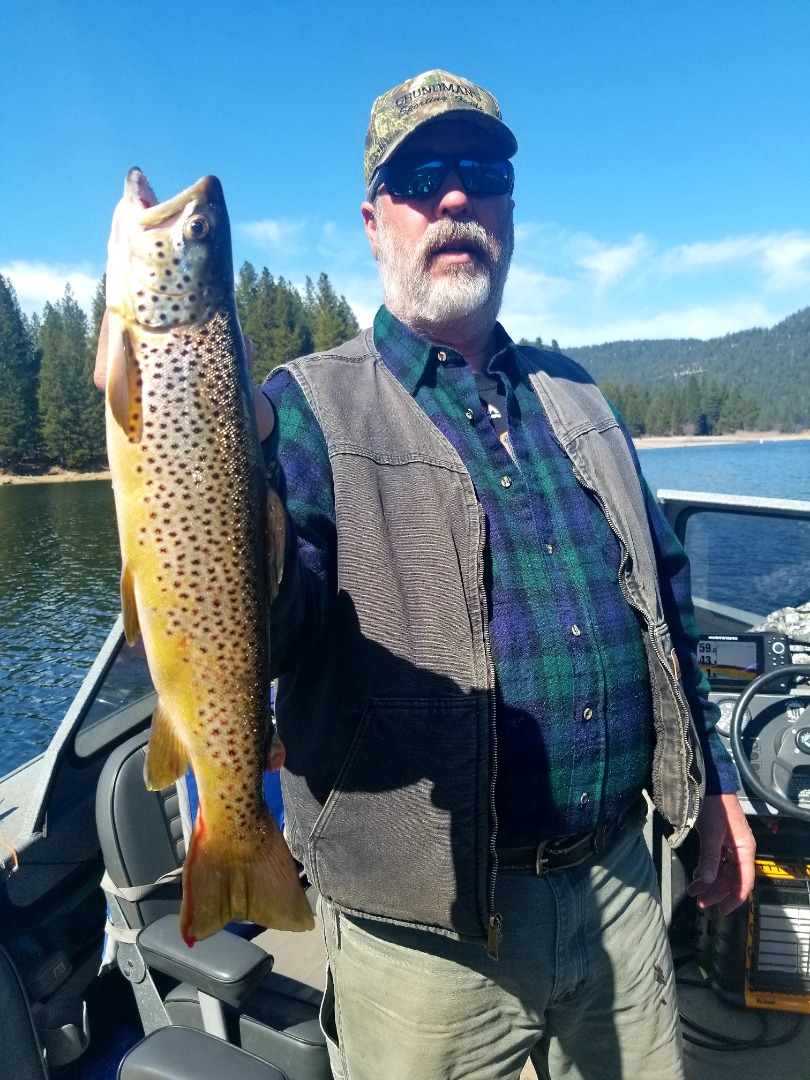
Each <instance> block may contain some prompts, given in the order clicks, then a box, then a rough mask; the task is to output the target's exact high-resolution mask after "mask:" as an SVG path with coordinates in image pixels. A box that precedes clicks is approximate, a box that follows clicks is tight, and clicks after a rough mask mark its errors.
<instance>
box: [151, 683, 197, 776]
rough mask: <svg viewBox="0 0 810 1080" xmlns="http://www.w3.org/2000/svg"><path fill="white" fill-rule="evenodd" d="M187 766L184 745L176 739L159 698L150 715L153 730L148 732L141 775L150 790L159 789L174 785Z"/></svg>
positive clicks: (169, 718) (172, 725)
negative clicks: (147, 742) (147, 744)
mask: <svg viewBox="0 0 810 1080" xmlns="http://www.w3.org/2000/svg"><path fill="white" fill-rule="evenodd" d="M187 768H188V754H187V753H186V748H185V746H184V745H183V743H182V742H181V740H180V739H179V738H178V736H177V733H176V731H175V727H174V724H173V723H172V720H171V717H170V716H169V714H168V713H167V712H166V709H165V708H164V707H163V702H162V701H160V700H158V703H157V707H156V708H155V711H154V713H153V714H152V730H151V731H150V733H149V746H148V748H147V751H146V762H145V764H144V769H143V778H144V781H145V783H146V786H147V788H148V789H149V790H150V791H162V790H163V788H167V787H168V786H169V784H173V783H174V782H175V780H176V779H177V778H178V776H182V775H183V773H184V772H185V771H186V769H187Z"/></svg>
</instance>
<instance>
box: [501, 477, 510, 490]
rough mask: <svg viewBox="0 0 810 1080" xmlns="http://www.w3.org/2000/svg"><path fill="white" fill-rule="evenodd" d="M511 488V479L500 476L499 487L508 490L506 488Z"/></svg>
mask: <svg viewBox="0 0 810 1080" xmlns="http://www.w3.org/2000/svg"><path fill="white" fill-rule="evenodd" d="M511 486H512V477H511V476H502V477H501V487H505V488H508V487H511Z"/></svg>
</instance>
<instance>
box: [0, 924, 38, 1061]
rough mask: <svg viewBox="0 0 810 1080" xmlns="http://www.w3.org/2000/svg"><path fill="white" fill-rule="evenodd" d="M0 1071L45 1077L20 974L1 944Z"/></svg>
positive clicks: (35, 1031)
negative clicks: (0, 1017)
mask: <svg viewBox="0 0 810 1080" xmlns="http://www.w3.org/2000/svg"><path fill="white" fill-rule="evenodd" d="M0 1016H2V1017H3V1022H2V1024H0V1075H3V1076H9V1077H12V1076H13V1077H14V1078H15V1080H48V1070H47V1069H46V1068H45V1055H44V1053H43V1049H42V1045H41V1043H40V1041H39V1037H38V1036H37V1029H36V1025H35V1024H34V1018H33V1016H32V1014H31V1006H30V1004H29V1001H28V995H27V994H26V992H25V987H24V986H23V982H22V979H21V978H20V974H19V972H18V971H17V968H16V967H15V966H14V963H13V961H12V959H11V957H10V956H9V955H8V953H7V952H6V951H5V949H4V948H3V946H2V945H0Z"/></svg>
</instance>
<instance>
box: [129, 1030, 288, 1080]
mask: <svg viewBox="0 0 810 1080" xmlns="http://www.w3.org/2000/svg"><path fill="white" fill-rule="evenodd" d="M234 1076H238V1077H239V1080H288V1078H287V1077H286V1076H285V1074H284V1073H283V1072H282V1071H281V1070H280V1069H277V1068H276V1067H275V1066H274V1065H270V1064H268V1062H266V1061H263V1060H262V1059H261V1058H257V1057H254V1056H253V1055H252V1054H248V1053H246V1052H245V1051H244V1050H240V1049H238V1048H237V1047H235V1046H230V1045H228V1044H227V1043H223V1042H222V1041H221V1040H220V1039H216V1038H214V1037H213V1036H211V1035H208V1034H207V1033H206V1032H202V1031H198V1030H192V1029H189V1028H184V1027H168V1028H161V1029H160V1030H158V1031H154V1032H152V1034H151V1035H147V1036H146V1038H145V1039H142V1040H141V1041H140V1042H139V1043H137V1044H136V1045H135V1046H134V1047H133V1048H132V1049H131V1050H130V1051H129V1052H128V1053H127V1054H126V1056H125V1057H124V1059H123V1061H122V1062H121V1065H120V1067H119V1069H118V1080H201V1078H203V1080H233V1077H234Z"/></svg>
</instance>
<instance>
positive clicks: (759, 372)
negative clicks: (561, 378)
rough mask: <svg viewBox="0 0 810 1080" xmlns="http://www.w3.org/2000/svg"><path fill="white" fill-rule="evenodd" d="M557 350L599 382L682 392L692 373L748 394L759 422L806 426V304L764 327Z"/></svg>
mask: <svg viewBox="0 0 810 1080" xmlns="http://www.w3.org/2000/svg"><path fill="white" fill-rule="evenodd" d="M562 351H563V352H564V353H566V355H567V356H570V357H572V358H573V359H574V360H577V361H578V362H579V363H580V364H582V365H583V367H585V368H587V370H588V371H589V372H590V373H591V375H592V376H593V377H594V378H595V379H596V381H597V382H598V383H599V385H600V386H602V387H603V389H604V384H605V383H609V384H612V385H613V386H614V387H616V386H620V387H626V386H627V384H632V385H633V386H635V387H636V388H638V389H639V391H641V392H643V394H646V395H647V397H648V399H649V400H651V399H652V397H654V396H655V395H656V394H658V395H661V396H662V397H663V398H666V399H667V400H669V399H670V398H671V397H672V396H673V392H676V391H679V392H681V393H683V392H685V388H686V386H687V384H688V383H689V378H690V376H692V377H693V382H694V383H695V384H696V385H697V386H698V387H704V386H707V385H710V384H711V385H713V386H714V388H715V390H716V389H717V388H718V387H720V388H723V389H724V390H725V391H726V392H727V393H731V392H734V391H736V392H737V393H738V394H741V395H743V396H746V397H750V398H752V399H753V400H754V401H755V403H756V404H757V406H758V410H759V412H758V417H757V420H756V424H757V426H758V428H759V430H767V429H770V428H779V429H780V430H782V431H798V430H804V429H806V428H810V308H804V309H803V310H802V311H799V312H797V313H796V314H795V315H791V316H789V317H788V318H787V319H784V320H783V321H782V322H780V323H778V324H777V325H776V326H774V327H772V328H771V329H770V330H763V329H754V330H741V331H739V332H738V333H736V334H727V335H726V336H725V337H721V338H712V339H711V340H709V341H700V340H698V339H696V338H684V339H682V340H680V341H614V342H611V343H609V344H607V345H592V346H588V347H587V348H577V349H566V348H565V346H564V345H563V346H562ZM692 392H694V391H692ZM749 412H750V409H749ZM740 426H746V427H747V426H749V425H748V424H745V425H740Z"/></svg>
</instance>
